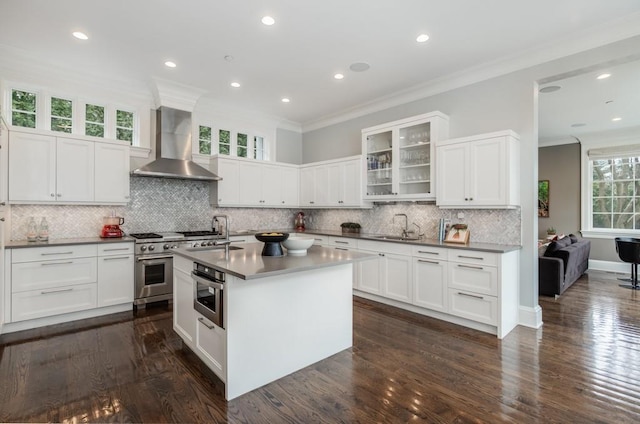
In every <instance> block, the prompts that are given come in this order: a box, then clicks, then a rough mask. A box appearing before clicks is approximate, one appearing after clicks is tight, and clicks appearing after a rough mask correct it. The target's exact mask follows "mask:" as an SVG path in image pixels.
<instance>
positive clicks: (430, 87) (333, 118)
mask: <svg viewBox="0 0 640 424" xmlns="http://www.w3.org/2000/svg"><path fill="white" fill-rule="evenodd" d="M638 35H640V13H635V14H631V15H628V16H626V17H624V18H621V19H618V20H615V21H611V22H607V23H605V24H601V25H598V26H595V27H591V28H589V29H588V30H584V31H581V32H578V33H574V34H572V35H571V36H569V37H566V38H564V39H562V40H557V41H554V42H553V43H547V44H545V45H542V46H538V47H536V48H533V49H529V50H526V51H523V52H519V53H518V54H516V55H512V56H508V57H504V58H501V59H498V60H495V61H490V62H486V63H483V64H480V65H477V66H473V67H471V68H467V69H465V70H463V71H460V72H456V73H454V74H450V75H447V76H444V77H441V78H436V79H433V80H430V81H427V82H425V83H422V84H418V85H415V86H413V87H410V88H407V89H404V90H402V91H399V92H397V93H394V94H391V95H388V96H383V97H379V98H377V99H375V100H372V101H370V102H366V103H362V104H360V105H358V106H354V107H352V108H348V109H344V110H342V111H340V112H336V113H332V114H330V115H326V116H324V117H321V118H319V119H315V120H311V121H307V122H305V123H303V124H302V133H305V132H309V131H314V130H317V129H320V128H324V127H327V126H330V125H335V124H338V123H340V122H345V121H349V120H352V119H355V118H359V117H361V116H365V115H369V114H372V113H375V112H379V111H382V110H385V109H389V108H392V107H395V106H400V105H403V104H406V103H410V102H413V101H416V100H421V99H424V98H427V97H431V96H434V95H436V94H440V93H444V92H446V91H450V90H454V89H457V88H461V87H464V86H468V85H471V84H475V83H478V82H481V81H485V80H488V79H491V78H495V77H499V76H503V75H506V74H509V73H512V72H516V71H520V70H523V69H527V68H531V67H533V66H536V65H541V64H543V63H547V62H551V61H554V60H557V59H561V58H564V57H567V56H570V55H573V54H577V53H581V52H584V51H587V50H591V49H595V48H598V47H602V46H605V45H607V44H611V43H615V42H617V41H622V40H625V39H628V38H632V37H635V36H638Z"/></svg>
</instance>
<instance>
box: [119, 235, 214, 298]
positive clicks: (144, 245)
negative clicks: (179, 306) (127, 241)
mask: <svg viewBox="0 0 640 424" xmlns="http://www.w3.org/2000/svg"><path fill="white" fill-rule="evenodd" d="M129 236H131V237H134V238H135V239H136V246H135V248H136V249H135V300H134V302H133V303H134V305H136V306H138V307H145V305H146V304H147V303H151V302H159V301H162V300H171V299H172V298H173V252H172V251H171V250H172V249H176V248H178V247H199V246H213V244H214V242H215V240H218V239H220V238H223V236H222V235H221V234H219V233H218V231H211V230H208V231H181V232H176V233H134V234H129Z"/></svg>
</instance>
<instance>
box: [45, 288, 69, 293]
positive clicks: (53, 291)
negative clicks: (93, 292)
mask: <svg viewBox="0 0 640 424" xmlns="http://www.w3.org/2000/svg"><path fill="white" fill-rule="evenodd" d="M70 291H73V289H62V290H46V291H41V292H40V294H51V293H64V292H70Z"/></svg>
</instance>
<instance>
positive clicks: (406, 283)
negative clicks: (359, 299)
mask: <svg viewBox="0 0 640 424" xmlns="http://www.w3.org/2000/svg"><path fill="white" fill-rule="evenodd" d="M358 249H359V250H360V251H361V252H364V253H371V254H377V255H378V260H377V266H376V265H374V264H373V263H372V261H365V262H363V265H364V266H363V267H362V270H361V273H360V274H359V275H358V278H359V281H358V284H357V288H358V289H359V290H363V291H366V292H369V293H376V290H377V293H379V294H380V295H381V296H384V297H386V298H388V299H394V300H398V301H401V302H406V303H411V301H412V298H413V293H412V291H413V289H412V288H413V281H412V275H413V272H412V259H411V246H410V245H406V244H397V243H385V242H375V241H370V240H359V241H358ZM376 268H377V269H376Z"/></svg>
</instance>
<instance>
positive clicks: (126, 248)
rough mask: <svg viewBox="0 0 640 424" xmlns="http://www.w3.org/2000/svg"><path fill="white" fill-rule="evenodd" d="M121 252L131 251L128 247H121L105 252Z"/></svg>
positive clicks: (105, 250)
mask: <svg viewBox="0 0 640 424" xmlns="http://www.w3.org/2000/svg"><path fill="white" fill-rule="evenodd" d="M120 250H131V249H129V248H128V247H120V248H118V249H104V252H119V251H120Z"/></svg>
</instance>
